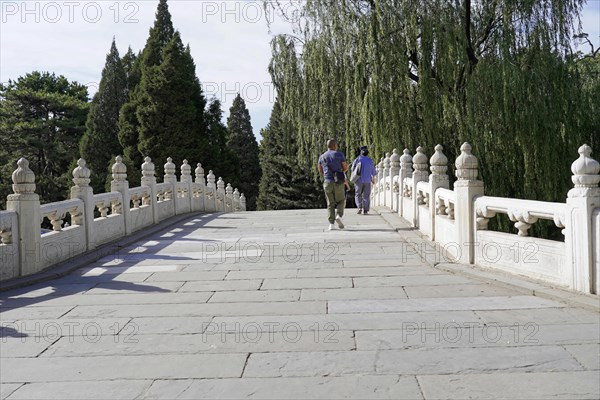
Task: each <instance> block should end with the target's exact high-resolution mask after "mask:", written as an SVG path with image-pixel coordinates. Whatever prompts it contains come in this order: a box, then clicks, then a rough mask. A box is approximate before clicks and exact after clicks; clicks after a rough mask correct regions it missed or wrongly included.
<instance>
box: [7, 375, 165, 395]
mask: <svg viewBox="0 0 600 400" xmlns="http://www.w3.org/2000/svg"><path fill="white" fill-rule="evenodd" d="M152 382H153V381H152V380H110V381H81V382H42V383H30V384H27V385H25V386H24V387H23V388H22V389H20V390H19V391H18V392H17V393H14V394H13V395H12V396H10V400H51V399H52V400H81V399H88V400H106V399H111V400H127V399H137V398H141V397H143V396H144V393H146V391H147V390H148V389H149V388H150V385H151V384H152ZM2 399H4V397H2Z"/></svg>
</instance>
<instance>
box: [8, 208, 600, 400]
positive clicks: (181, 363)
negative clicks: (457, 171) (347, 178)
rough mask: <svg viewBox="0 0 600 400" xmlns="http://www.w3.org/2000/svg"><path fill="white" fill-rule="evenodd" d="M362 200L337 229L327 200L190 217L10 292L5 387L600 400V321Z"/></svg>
mask: <svg viewBox="0 0 600 400" xmlns="http://www.w3.org/2000/svg"><path fill="white" fill-rule="evenodd" d="M348 211H349V212H350V214H349V215H347V217H346V218H345V219H346V224H347V228H346V229H345V230H343V231H339V230H336V231H333V232H328V231H326V230H325V228H326V225H327V224H326V222H327V221H326V219H325V217H324V215H325V212H324V211H323V210H311V211H283V212H255V213H237V214H225V215H220V216H210V215H200V216H195V217H190V219H189V220H188V221H187V222H185V223H182V224H180V225H179V226H177V227H175V228H171V229H169V230H168V231H166V232H164V233H163V234H161V235H160V236H156V237H153V238H151V239H149V240H143V241H140V242H138V243H136V244H135V245H134V246H129V247H127V248H124V249H123V250H122V251H121V252H120V253H119V254H117V255H114V256H108V257H106V258H104V259H103V260H100V261H98V262H96V263H95V264H93V265H90V266H89V267H87V268H85V269H82V270H78V271H76V272H75V273H73V274H71V275H69V276H66V277H64V278H61V279H57V280H54V281H51V282H48V283H45V284H38V285H35V286H32V287H28V288H24V289H19V290H13V291H11V292H5V293H0V299H1V301H2V313H1V314H0V323H1V325H2V326H3V328H2V339H1V342H0V356H1V359H0V381H1V385H0V392H1V396H0V397H1V398H2V399H4V398H8V399H22V398H28V399H31V398H45V399H47V398H61V399H65V398H77V399H80V398H103V399H106V398H111V399H119V398H169V399H174V398H185V399H188V398H189V399H192V398H245V397H248V398H393V399H400V398H411V399H413V398H428V399H429V398H468V397H474V398H501V397H502V398H598V397H600V387H599V385H600V384H599V376H600V365H599V363H600V361H599V360H600V356H599V352H600V345H599V342H600V339H599V337H600V333H599V325H600V321H599V314H597V313H594V312H592V311H587V310H584V309H580V308H575V307H571V306H568V305H567V304H565V303H561V302H559V301H553V300H547V299H543V298H540V297H535V296H531V295H528V294H525V293H524V292H519V291H517V290H516V289H514V288H510V287H508V286H501V285H499V284H497V283H494V282H491V281H484V280H482V279H477V278H474V277H472V276H461V275H459V274H453V273H449V272H445V271H443V270H441V269H438V268H434V267H432V265H431V264H430V261H431V257H432V256H435V255H434V254H432V253H428V256H427V258H426V260H423V259H421V257H420V256H419V254H418V251H416V249H415V247H414V245H413V244H411V243H419V240H420V239H419V238H418V236H417V235H416V234H415V233H414V232H412V231H411V230H409V229H408V228H407V229H405V230H402V229H401V230H400V231H399V232H396V230H395V229H394V228H393V227H392V226H391V225H390V224H388V223H387V222H386V220H385V219H384V218H382V217H381V216H379V215H376V214H375V215H369V216H362V215H360V216H359V215H356V214H353V213H351V211H352V210H348ZM417 247H419V246H417ZM427 260H430V261H429V262H428V261H427Z"/></svg>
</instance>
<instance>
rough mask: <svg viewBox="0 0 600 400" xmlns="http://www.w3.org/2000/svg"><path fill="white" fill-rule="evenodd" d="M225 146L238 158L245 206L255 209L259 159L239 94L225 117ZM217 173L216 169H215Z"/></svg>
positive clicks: (246, 112)
mask: <svg viewBox="0 0 600 400" xmlns="http://www.w3.org/2000/svg"><path fill="white" fill-rule="evenodd" d="M227 131H228V133H229V137H228V138H227V147H228V148H229V150H231V151H232V152H233V153H234V154H236V155H237V156H238V157H239V160H240V183H239V186H238V188H239V191H240V193H243V194H244V195H245V196H246V208H247V209H248V210H255V209H256V198H257V196H258V184H259V182H260V174H261V171H260V160H259V156H258V143H257V142H256V137H255V136H254V133H253V132H252V124H251V123H250V113H249V112H248V109H247V108H246V103H245V102H244V99H242V97H241V96H240V95H239V93H238V95H237V96H236V98H235V99H234V100H233V104H232V106H231V108H230V109H229V117H228V118H227ZM215 172H216V173H217V174H218V173H219V172H218V171H215Z"/></svg>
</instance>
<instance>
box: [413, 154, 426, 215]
mask: <svg viewBox="0 0 600 400" xmlns="http://www.w3.org/2000/svg"><path fill="white" fill-rule="evenodd" d="M413 168H414V169H415V170H414V171H413V174H412V178H413V191H412V205H413V221H412V223H413V226H415V227H418V226H419V203H420V200H421V199H420V194H419V191H418V190H417V183H419V182H422V181H426V180H427V178H428V174H427V156H426V155H425V153H424V151H423V148H422V147H421V146H419V147H417V153H416V154H415V156H414V157H413Z"/></svg>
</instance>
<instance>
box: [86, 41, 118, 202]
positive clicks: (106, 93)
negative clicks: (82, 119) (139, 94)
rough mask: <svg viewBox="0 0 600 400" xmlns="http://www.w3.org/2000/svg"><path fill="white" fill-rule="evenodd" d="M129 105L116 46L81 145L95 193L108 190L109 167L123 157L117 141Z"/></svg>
mask: <svg viewBox="0 0 600 400" xmlns="http://www.w3.org/2000/svg"><path fill="white" fill-rule="evenodd" d="M126 101H127V76H126V73H125V69H124V67H123V63H122V61H121V58H120V57H119V51H118V50H117V46H116V44H115V40H114V38H113V42H112V45H111V48H110V52H109V53H108V55H107V56H106V64H105V66H104V69H103V70H102V78H101V80H100V87H99V89H98V92H97V93H96V94H95V95H94V98H93V100H92V103H91V105H90V111H89V114H88V119H87V123H86V132H85V134H84V136H83V138H82V139H81V142H80V144H79V149H80V154H81V157H83V158H84V159H85V160H86V161H87V165H88V167H89V168H90V169H91V170H92V175H91V185H92V187H93V189H94V192H96V193H102V192H104V189H105V181H106V164H107V163H108V162H109V160H112V159H114V157H115V156H117V155H119V154H121V153H122V150H123V148H122V147H121V144H120V143H119V138H118V123H119V112H120V110H121V107H122V106H123V104H125V102H126Z"/></svg>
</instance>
